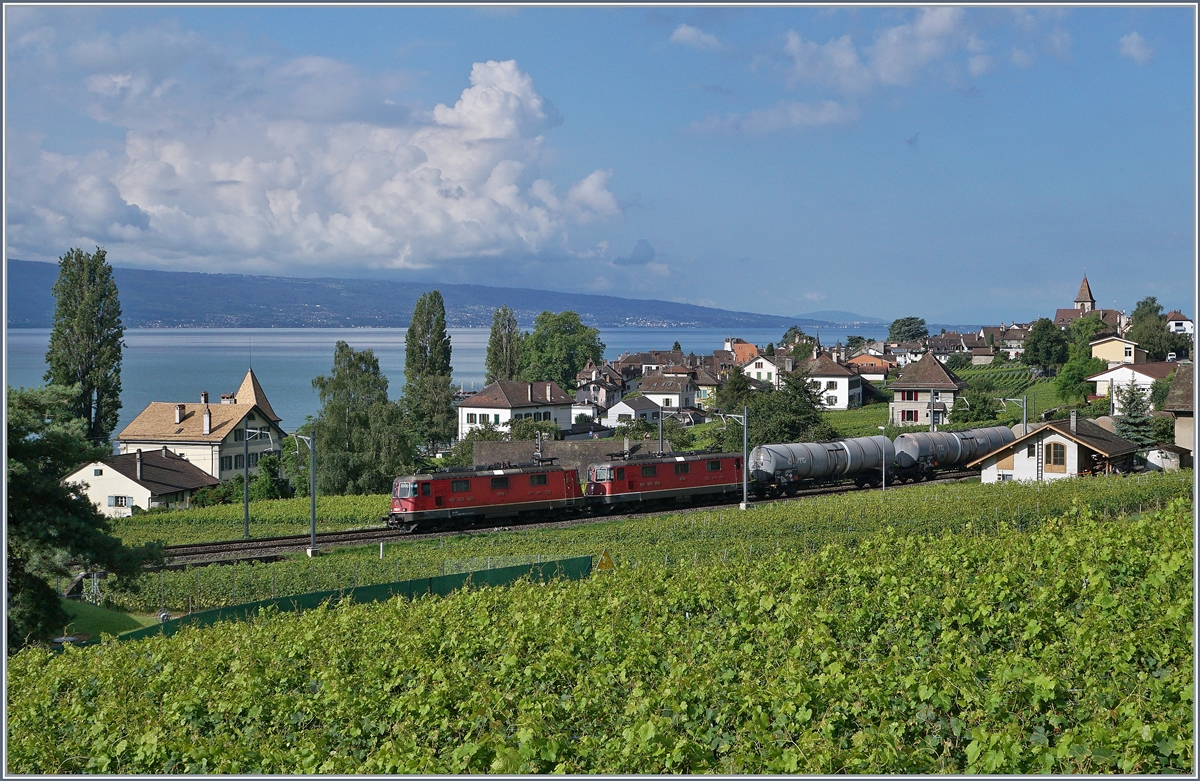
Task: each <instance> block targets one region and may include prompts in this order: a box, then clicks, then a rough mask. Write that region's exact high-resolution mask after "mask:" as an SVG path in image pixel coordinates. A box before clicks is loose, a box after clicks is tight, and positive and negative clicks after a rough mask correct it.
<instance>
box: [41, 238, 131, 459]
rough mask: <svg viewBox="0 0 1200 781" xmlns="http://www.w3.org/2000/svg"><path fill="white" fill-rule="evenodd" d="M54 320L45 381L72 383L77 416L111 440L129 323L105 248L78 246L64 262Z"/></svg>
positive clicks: (91, 435) (98, 436)
mask: <svg viewBox="0 0 1200 781" xmlns="http://www.w3.org/2000/svg"><path fill="white" fill-rule="evenodd" d="M53 290H54V299H55V305H54V324H53V326H52V327H51V329H50V346H49V349H48V350H47V351H46V365H47V366H48V367H49V369H48V370H47V371H46V376H45V380H46V382H48V383H50V384H52V385H59V386H63V387H70V388H73V389H74V393H75V395H74V396H73V397H72V398H71V399H70V400H69V402H68V403H69V409H70V411H71V413H72V414H73V415H75V416H76V417H78V418H82V419H83V420H84V422H85V423H86V424H87V429H86V431H87V438H88V439H89V440H91V441H92V442H95V443H106V442H108V438H109V436H111V435H112V432H113V429H114V428H116V426H117V416H118V413H119V412H120V410H121V348H122V346H123V342H122V341H121V340H122V337H124V335H125V327H124V326H123V325H122V324H121V301H120V299H119V298H118V297H117V284H116V282H115V281H113V274H112V266H110V265H108V261H107V259H106V256H105V253H104V250H102V249H101V248H99V247H96V251H95V252H94V253H87V252H84V251H83V250H81V249H72V250H70V251H69V252H67V254H65V255H63V256H62V257H61V258H59V260H58V280H57V281H55V283H54V288H53Z"/></svg>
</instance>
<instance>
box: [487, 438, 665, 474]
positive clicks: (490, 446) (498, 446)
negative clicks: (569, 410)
mask: <svg viewBox="0 0 1200 781" xmlns="http://www.w3.org/2000/svg"><path fill="white" fill-rule="evenodd" d="M624 445H625V443H624V442H623V441H622V440H620V439H616V438H615V437H614V438H610V439H578V440H571V441H563V442H556V441H550V442H543V443H542V457H543V458H557V459H558V460H557V461H555V462H554V463H555V464H556V465H558V466H561V467H564V468H567V469H575V470H576V471H578V472H579V479H580V482H583V481H584V480H586V479H587V475H585V474H584V470H586V468H587V465H588V464H593V463H596V462H597V461H611V460H612V458H611V457H610V456H609V455H608V454H609V453H619V452H621V450H622V448H624ZM633 445H634V446H636V445H637V443H636V442H635V443H633ZM657 449H658V440H657V439H652V440H645V441H644V443H643V444H642V447H641V448H640V449H639V450H638V451H635V452H650V451H655V450H657ZM663 451H664V452H667V453H670V452H671V443H670V442H663ZM533 452H534V443H533V442H532V441H529V442H476V443H475V457H474V459H475V466H486V465H488V464H495V463H500V462H505V461H507V462H508V463H510V464H513V465H516V464H527V463H529V462H531V461H533ZM617 457H619V456H617Z"/></svg>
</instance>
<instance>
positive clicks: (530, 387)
mask: <svg viewBox="0 0 1200 781" xmlns="http://www.w3.org/2000/svg"><path fill="white" fill-rule="evenodd" d="M529 400H530V401H533V383H532V382H531V383H529Z"/></svg>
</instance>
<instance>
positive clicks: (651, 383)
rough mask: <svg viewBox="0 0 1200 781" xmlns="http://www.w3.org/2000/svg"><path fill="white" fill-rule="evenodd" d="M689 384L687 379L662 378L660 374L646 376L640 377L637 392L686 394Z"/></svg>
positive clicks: (689, 380)
mask: <svg viewBox="0 0 1200 781" xmlns="http://www.w3.org/2000/svg"><path fill="white" fill-rule="evenodd" d="M690 383H691V379H690V378H688V377H664V376H662V375H661V374H647V375H644V376H643V377H642V384H641V385H639V386H638V390H640V391H641V392H642V393H686V392H687V386H688V385H689V384H690Z"/></svg>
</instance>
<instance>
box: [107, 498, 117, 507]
mask: <svg viewBox="0 0 1200 781" xmlns="http://www.w3.org/2000/svg"><path fill="white" fill-rule="evenodd" d="M108 506H109V507H116V506H117V497H115V496H110V497H108Z"/></svg>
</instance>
